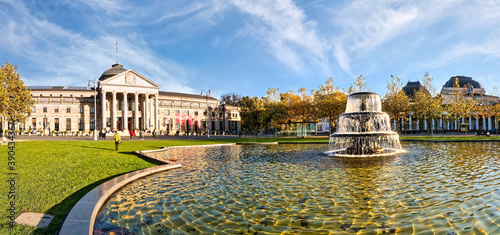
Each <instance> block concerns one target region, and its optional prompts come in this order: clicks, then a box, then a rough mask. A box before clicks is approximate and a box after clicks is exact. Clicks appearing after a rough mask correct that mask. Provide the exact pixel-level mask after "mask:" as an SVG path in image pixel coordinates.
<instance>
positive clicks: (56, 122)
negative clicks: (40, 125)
mask: <svg viewBox="0 0 500 235" xmlns="http://www.w3.org/2000/svg"><path fill="white" fill-rule="evenodd" d="M54 130H55V131H59V118H54Z"/></svg>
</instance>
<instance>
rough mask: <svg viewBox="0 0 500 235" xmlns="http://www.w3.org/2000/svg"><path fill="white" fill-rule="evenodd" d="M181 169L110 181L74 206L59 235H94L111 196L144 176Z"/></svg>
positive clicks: (132, 174) (136, 173)
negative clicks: (96, 223) (99, 217)
mask: <svg viewBox="0 0 500 235" xmlns="http://www.w3.org/2000/svg"><path fill="white" fill-rule="evenodd" d="M155 160H158V159H155ZM179 167H181V164H177V165H161V166H155V167H150V168H146V169H142V170H137V171H133V172H130V173H127V174H124V175H121V176H118V177H116V178H113V179H111V180H108V181H106V182H104V183H103V184H101V185H99V186H97V187H95V188H94V189H92V190H91V191H90V192H88V193H87V194H85V196H83V197H82V198H81V199H80V200H79V201H78V202H77V203H76V205H75V206H73V208H72V209H71V211H70V212H69V214H68V216H67V217H66V219H65V220H64V223H63V226H62V228H61V231H60V232H59V234H89V235H92V234H93V232H94V223H95V219H96V217H97V213H99V210H100V209H101V207H102V205H103V204H104V202H106V200H108V197H109V196H111V194H113V193H114V192H115V191H117V190H118V189H120V188H121V187H123V186H125V185H126V184H128V183H130V182H132V181H134V180H137V179H139V178H142V177H144V176H147V175H150V174H154V173H157V172H160V171H166V170H170V169H174V168H179Z"/></svg>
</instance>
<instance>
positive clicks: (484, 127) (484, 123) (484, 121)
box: [483, 117, 486, 130]
mask: <svg viewBox="0 0 500 235" xmlns="http://www.w3.org/2000/svg"><path fill="white" fill-rule="evenodd" d="M483 130H486V118H484V117H483Z"/></svg>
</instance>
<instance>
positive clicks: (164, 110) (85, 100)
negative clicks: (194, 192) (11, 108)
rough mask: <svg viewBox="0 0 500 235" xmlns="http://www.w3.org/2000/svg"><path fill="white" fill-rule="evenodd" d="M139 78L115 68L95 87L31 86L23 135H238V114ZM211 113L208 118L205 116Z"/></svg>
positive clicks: (209, 100) (233, 109) (207, 98)
mask: <svg viewBox="0 0 500 235" xmlns="http://www.w3.org/2000/svg"><path fill="white" fill-rule="evenodd" d="M160 88H161V87H160V86H159V85H158V84H156V83H155V82H154V81H152V80H150V79H148V78H146V77H145V76H143V75H141V74H140V73H138V72H136V71H134V70H132V69H129V70H127V69H125V68H123V66H122V65H120V64H118V63H116V64H114V65H112V67H111V68H109V69H108V70H106V71H104V73H103V74H102V75H101V76H100V78H99V81H98V83H97V87H93V86H91V85H90V83H89V86H87V87H71V86H30V87H28V89H29V90H30V91H31V95H32V97H33V99H34V100H35V104H34V106H33V108H32V113H31V116H30V117H29V119H28V121H27V122H25V123H23V124H20V125H19V128H21V129H24V130H36V131H42V132H45V133H47V132H52V131H56V132H64V131H68V132H69V133H71V132H77V131H82V132H90V131H94V130H102V129H106V130H108V131H109V130H118V131H123V132H124V134H125V135H127V134H128V131H129V130H135V131H139V130H140V131H152V130H155V129H156V130H157V131H158V132H164V133H165V134H170V135H173V134H176V133H178V134H194V133H198V134H199V133H202V132H204V131H206V130H207V128H208V130H209V131H210V133H211V134H222V133H227V134H231V133H232V134H236V133H238V132H239V130H240V128H241V119H240V108H239V107H236V106H232V105H227V104H221V102H220V101H219V100H217V99H215V98H213V97H210V96H208V95H207V94H206V93H205V94H204V95H194V94H185V93H176V92H167V91H160ZM207 108H208V112H207Z"/></svg>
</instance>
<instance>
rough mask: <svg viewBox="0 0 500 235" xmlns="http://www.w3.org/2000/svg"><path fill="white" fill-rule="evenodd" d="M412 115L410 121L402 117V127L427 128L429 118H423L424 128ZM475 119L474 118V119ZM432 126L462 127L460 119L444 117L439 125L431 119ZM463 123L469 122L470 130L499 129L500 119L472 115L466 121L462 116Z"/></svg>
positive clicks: (437, 128) (447, 128) (436, 127)
mask: <svg viewBox="0 0 500 235" xmlns="http://www.w3.org/2000/svg"><path fill="white" fill-rule="evenodd" d="M412 119H414V118H412V115H409V117H408V122H407V123H405V122H404V121H403V119H401V127H402V128H401V129H402V130H417V131H418V130H427V120H423V125H422V128H420V120H419V119H417V121H412ZM472 119H474V120H472ZM480 119H482V125H481V126H480V125H479V124H480V122H479V121H480ZM431 121H432V123H431V128H432V130H457V129H459V128H460V127H459V126H458V120H456V119H455V120H454V121H448V120H443V117H441V118H440V119H439V123H438V125H435V124H436V123H435V120H434V119H432V120H431ZM461 123H468V124H469V125H468V129H469V131H472V130H484V131H487V130H491V129H493V128H495V129H498V126H499V120H498V117H497V116H492V117H488V118H480V117H477V118H473V117H471V116H469V117H468V120H467V122H466V119H465V117H462V120H461ZM395 127H396V120H393V127H392V128H393V129H395Z"/></svg>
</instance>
